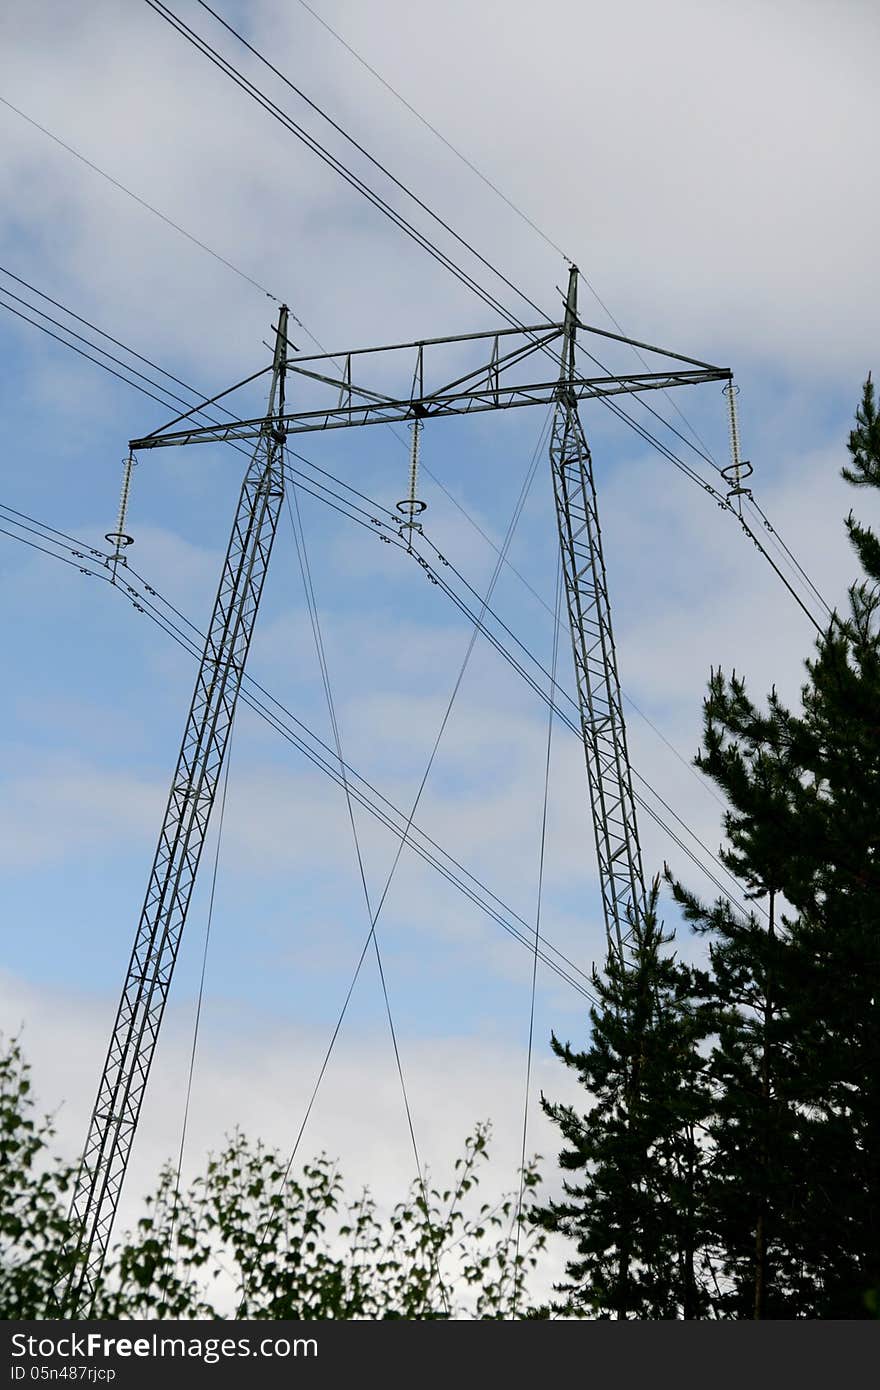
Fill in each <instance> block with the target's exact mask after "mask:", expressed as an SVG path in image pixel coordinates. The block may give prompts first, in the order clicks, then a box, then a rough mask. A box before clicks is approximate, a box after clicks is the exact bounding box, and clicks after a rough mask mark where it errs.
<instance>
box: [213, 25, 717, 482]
mask: <svg viewBox="0 0 880 1390" xmlns="http://www.w3.org/2000/svg"><path fill="white" fill-rule="evenodd" d="M298 3H299V4H300V5H301V6H302V8H303V9H304V10H307V11H308V13H309V14H310V15H311V16H312V18H313V19H315V20H316V21H317V22H318V24H320V25H321V26H322V28H324V29H326V30H327V32H328V33H329V34H331V35H332V36H333V38H334V39H336V41H337V43H340V44H341V45H342V47H343V48H344V49H345V50H346V51H347V52H348V53H350V54H351V56H352V58H354V59H355V61H356V62H358V63H360V65H361V67H363V68H365V69H366V70H367V72H369V73H370V74H371V75H372V76H373V77H375V79H376V81H377V82H379V83H381V85H382V86H383V87H384V88H385V90H386V91H387V92H390V93H391V95H392V96H393V97H394V98H395V100H397V101H399V102H400V104H401V105H402V106H404V107H405V108H406V110H407V111H409V113H410V115H412V116H414V117H415V119H416V120H417V121H419V122H420V124H421V125H423V126H424V127H425V129H426V130H429V131H430V132H431V134H432V135H434V136H435V137H436V138H437V139H438V140H439V141H440V143H441V144H442V145H444V146H445V147H446V149H448V150H449V151H450V152H451V153H452V154H454V155H455V157H456V158H457V159H459V160H461V162H462V164H464V165H466V167H467V168H468V169H470V171H471V173H473V174H475V175H476V176H477V178H478V179H480V180H481V182H482V183H484V184H485V185H486V187H487V188H489V189H491V191H492V192H493V193H494V194H495V195H496V196H497V197H498V198H500V199H501V201H502V202H503V203H505V204H506V205H507V207H508V208H510V210H511V212H514V213H515V214H516V216H517V217H519V218H520V220H521V221H523V222H525V224H526V225H527V226H528V227H530V228H531V230H532V231H533V232H535V234H536V235H537V236H539V237H540V238H541V240H542V241H543V242H545V244H546V245H547V246H549V247H550V249H551V250H552V251H555V252H557V254H558V255H560V256H561V257H562V259H563V260H564V261H566V262H567V263H568V264H569V265H571V264H573V260H572V257H571V256H569V255H568V254H567V253H566V252H565V251H563V249H562V247H561V246H560V245H559V244H558V243H557V242H555V241H554V240H553V238H552V237H551V236H549V234H548V233H547V232H545V231H544V230H543V228H542V227H539V226H538V224H537V222H534V221H533V220H532V218H531V217H529V215H528V213H526V212H524V211H523V209H522V208H521V207H519V205H518V204H517V203H515V202H514V201H513V200H512V199H511V198H509V197H508V196H507V194H506V193H504V192H503V190H502V189H500V188H499V187H498V185H497V184H496V183H493V181H492V179H490V178H489V177H488V175H487V174H485V173H484V172H483V171H482V170H481V169H479V168H478V167H477V165H476V164H474V163H473V162H472V160H470V159H468V157H467V155H466V154H464V153H463V152H462V151H461V150H460V149H458V147H457V146H456V145H453V143H452V142H451V140H448V139H447V138H446V136H445V135H444V134H443V132H442V131H440V130H438V129H437V127H436V126H435V125H432V124H431V122H430V121H429V120H427V119H426V117H425V116H423V115H422V113H421V112H420V111H419V110H418V109H417V108H416V107H415V106H413V105H412V104H411V103H410V102H409V101H407V99H406V97H404V96H403V95H402V94H401V93H400V92H399V91H397V89H396V88H395V87H393V86H392V85H391V83H390V82H388V81H387V79H386V78H384V77H383V76H382V74H381V73H380V72H378V71H377V70H376V69H375V68H374V67H373V66H372V65H371V64H370V63H368V62H367V60H366V58H364V56H363V54H361V53H359V52H358V51H357V49H356V48H354V47H352V45H351V44H350V43H348V42H347V41H346V40H345V39H344V38H343V37H342V35H341V34H340V33H339V32H338V31H337V30H336V29H334V28H333V27H332V25H330V24H328V23H327V21H326V20H325V19H324V18H323V17H322V16H321V15H319V14H318V13H317V11H316V10H313V9H312V7H311V5H309V4H307V3H306V0H298ZM206 8H207V7H206ZM212 13H213V12H212ZM579 274H580V277H581V279H582V280H583V282H584V284H585V285H586V287H587V289H588V290H589V292H590V294H591V295H592V296H593V298H594V299H595V300H596V303H597V304H598V305H599V306H600V308H601V309H602V310H603V312H604V313H605V314H606V315H607V317H608V318H609V319H610V321H611V322H612V323H613V324H614V326H615V328H616V329H617V331H618V332H619V333H620V334H621V335H622V336H624V337H625V336H626V334H625V333H624V330H623V328H622V326H621V324H620V322H619V321H618V319H617V318H616V317H615V316H614V314H613V313H612V312H611V310H610V309H609V307H608V305H607V304H606V303H605V300H604V299H603V298H602V296H601V295H600V294H599V291H598V290H597V289H596V286H595V285H594V284H593V283H592V281H591V280H590V279H589V277H588V276H587V275H585V274H584V272H583V270H580V269H579ZM632 350H633V352H634V353H635V355H636V357H637V358H638V360H639V361H640V362H641V363H642V365H643V366H644V367H646V368H647V366H648V363H647V361H646V359H645V357H644V356H643V355H642V353H641V352H640V351H639V349H638V348H637V347H636V346H635V344H633V345H632ZM663 395H664V396H665V397H666V399H667V400H668V401H669V404H670V405H671V406H672V408H673V410H674V411H675V412H676V414H677V415H678V416H679V417H680V419H681V420H683V421H684V423H685V424H686V425H687V427H688V429H689V430H690V431H691V434H692V435H693V436H694V438H695V439H696V441H697V443H698V444H699V445H701V447H702V448H703V449H704V450H705V452H706V455H708V456H710V457H711V454H710V450H709V446H708V445H707V444H706V443H705V442H704V440H702V439H701V438H700V436H699V434H698V433H697V431H696V430H695V429H694V426H693V425H692V424H691V422H690V420H689V419H688V418H687V416H686V415H685V414H684V412H683V411H682V410H681V408H680V407H679V405H678V403H677V402H676V400H675V398H674V397H673V396H671V395H670V394H669V392H668V391H664V392H663ZM664 423H665V424H668V421H664ZM716 466H717V465H716Z"/></svg>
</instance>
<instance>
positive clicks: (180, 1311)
mask: <svg viewBox="0 0 880 1390" xmlns="http://www.w3.org/2000/svg"><path fill="white" fill-rule="evenodd" d="M487 1138H488V1130H487V1128H486V1127H480V1128H478V1129H477V1131H476V1133H475V1134H474V1135H473V1136H472V1137H471V1138H470V1139H469V1140H468V1141H467V1144H466V1148H465V1154H464V1156H463V1157H462V1158H460V1159H459V1160H458V1161H457V1162H456V1165H455V1173H454V1182H453V1185H452V1186H451V1187H450V1188H449V1189H448V1190H446V1191H442V1192H441V1191H439V1190H436V1189H427V1188H426V1189H425V1190H424V1191H423V1189H422V1187H421V1185H420V1184H419V1183H418V1182H416V1183H414V1184H413V1186H412V1188H411V1189H410V1191H409V1193H408V1194H407V1196H406V1198H405V1199H404V1200H403V1201H401V1202H399V1203H398V1204H397V1205H396V1206H395V1207H394V1209H393V1210H392V1211H391V1213H390V1214H388V1215H383V1214H382V1213H381V1212H380V1210H379V1208H378V1207H377V1204H376V1202H375V1200H374V1199H373V1197H372V1196H371V1195H370V1193H369V1192H368V1191H366V1190H365V1191H363V1192H362V1193H361V1194H360V1195H359V1196H358V1197H357V1198H355V1199H351V1198H348V1199H347V1198H346V1197H345V1195H344V1187H343V1181H342V1178H341V1176H340V1174H339V1172H338V1171H337V1169H336V1166H335V1165H334V1164H333V1163H331V1161H330V1160H329V1159H328V1158H327V1157H326V1156H322V1157H320V1158H318V1159H316V1160H315V1161H314V1162H312V1163H311V1164H309V1165H307V1166H306V1167H304V1168H303V1170H302V1172H301V1174H299V1175H297V1176H291V1175H289V1174H288V1173H287V1170H286V1164H285V1162H284V1160H283V1159H282V1157H281V1155H280V1154H279V1153H277V1152H276V1151H275V1150H272V1149H270V1148H267V1147H266V1146H264V1145H263V1144H260V1143H256V1144H253V1143H251V1142H250V1141H249V1140H248V1139H247V1138H246V1137H245V1136H244V1135H243V1134H241V1133H236V1134H234V1135H233V1136H232V1137H231V1138H230V1139H229V1141H228V1143H227V1144H226V1147H225V1148H224V1149H223V1151H222V1152H221V1153H220V1154H219V1155H217V1156H216V1157H213V1158H211V1159H210V1161H209V1162H208V1165H207V1168H206V1170H205V1172H204V1173H203V1174H202V1175H201V1176H200V1177H198V1178H197V1179H196V1180H195V1181H194V1183H193V1184H192V1185H191V1187H190V1188H189V1190H188V1191H186V1192H184V1193H182V1194H177V1195H176V1174H175V1172H174V1170H173V1169H172V1168H170V1167H168V1168H166V1169H165V1170H164V1171H163V1173H162V1174H161V1177H160V1181H159V1186H158V1189H157V1191H156V1193H155V1195H154V1196H153V1197H152V1198H151V1199H150V1200H149V1201H148V1204H147V1213H146V1215H145V1216H144V1217H142V1218H141V1220H140V1222H139V1223H138V1226H137V1229H136V1231H135V1232H134V1233H133V1234H132V1235H130V1236H129V1237H128V1238H127V1239H126V1240H125V1241H124V1242H123V1244H122V1246H121V1247H120V1248H119V1249H118V1250H117V1251H116V1253H115V1259H114V1265H113V1268H112V1270H111V1272H110V1274H109V1277H108V1279H107V1281H106V1283H107V1291H106V1292H105V1295H104V1300H103V1304H102V1309H101V1311H102V1314H103V1316H106V1317H113V1318H119V1317H125V1318H140V1317H185V1318H190V1317H192V1318H197V1317H198V1318H214V1317H219V1316H223V1315H224V1313H222V1312H221V1311H219V1310H220V1309H224V1310H225V1315H227V1316H229V1315H232V1314H234V1313H236V1312H237V1313H238V1315H239V1316H241V1317H248V1318H272V1319H278V1318H291V1319H312V1318H346V1319H370V1320H379V1319H387V1318H409V1319H436V1318H445V1317H455V1316H465V1315H467V1316H473V1317H478V1318H502V1317H508V1316H510V1315H511V1309H512V1302H513V1298H512V1295H513V1279H514V1270H515V1268H519V1269H523V1268H531V1267H534V1264H535V1262H536V1258H537V1251H538V1249H539V1248H540V1246H541V1244H542V1241H541V1240H540V1239H538V1240H535V1239H534V1238H530V1239H527V1240H526V1242H525V1244H524V1246H523V1248H522V1251H521V1253H520V1255H519V1257H518V1264H516V1260H517V1257H516V1254H515V1230H516V1220H517V1216H516V1202H515V1199H514V1198H513V1197H510V1196H509V1197H505V1198H504V1199H502V1201H501V1202H500V1203H499V1204H498V1205H497V1206H495V1207H490V1206H489V1205H488V1204H485V1203H484V1204H481V1205H479V1206H478V1207H477V1208H476V1209H475V1210H474V1211H472V1212H469V1210H468V1207H469V1206H472V1205H473V1203H472V1202H466V1199H467V1198H468V1197H469V1194H472V1193H474V1192H475V1190H476V1188H477V1187H478V1185H479V1177H480V1174H479V1167H480V1165H481V1164H482V1163H483V1162H484V1161H485V1159H486V1157H487ZM537 1180H538V1179H537V1172H536V1169H535V1166H534V1164H532V1165H530V1166H529V1168H528V1169H527V1172H526V1188H527V1190H531V1189H532V1188H533V1187H534V1186H535V1184H536V1182H537Z"/></svg>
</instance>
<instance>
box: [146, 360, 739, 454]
mask: <svg viewBox="0 0 880 1390" xmlns="http://www.w3.org/2000/svg"><path fill="white" fill-rule="evenodd" d="M730 380H732V373H731V371H730V370H729V368H727V367H708V368H706V369H704V370H701V371H693V372H677V371H672V372H642V373H632V374H630V375H624V376H603V377H590V378H586V377H584V378H577V379H576V380H575V381H573V382H571V383H568V384H567V385H566V390H567V391H569V392H573V393H574V396H575V398H576V399H577V400H589V399H596V398H602V397H604V396H620V395H631V394H635V393H636V392H641V391H665V390H668V389H669V388H670V387H673V386H698V385H700V384H701V383H704V382H708V381H730ZM559 389H560V387H559V382H558V381H543V382H537V383H534V384H532V385H527V386H508V385H502V384H500V383H499V384H496V383H494V382H487V383H486V384H485V385H482V386H480V387H476V388H472V389H470V390H467V391H452V392H448V393H440V394H438V395H433V396H423V397H421V398H418V399H415V400H410V399H406V400H399V401H366V402H364V403H362V404H345V405H338V406H335V407H330V408H325V409H323V410H307V411H300V412H292V413H285V414H284V415H277V416H275V417H274V419H273V420H271V422H270V421H268V420H267V419H266V417H265V416H261V417H260V418H259V419H254V420H231V421H229V423H228V424H217V425H207V426H203V427H200V428H198V429H189V430H180V431H176V432H175V433H169V434H152V435H148V436H147V437H146V438H145V439H132V440H131V441H130V444H129V448H131V449H135V450H141V449H158V448H168V447H170V446H172V445H177V444H225V443H228V442H230V441H236V440H247V439H258V438H259V437H260V435H263V434H266V433H267V432H269V431H272V432H273V433H277V432H279V431H280V432H281V433H283V434H285V435H289V434H308V433H313V432H315V431H318V430H338V429H349V428H351V427H353V426H356V425H390V424H395V423H397V422H399V421H405V420H413V419H420V420H432V419H442V418H448V417H450V416H454V415H474V414H477V413H478V412H481V411H486V410H510V409H512V408H514V407H516V406H524V405H553V404H555V402H556V401H557V400H558V399H559Z"/></svg>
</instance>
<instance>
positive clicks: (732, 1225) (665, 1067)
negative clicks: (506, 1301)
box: [540, 377, 880, 1318]
mask: <svg viewBox="0 0 880 1390" xmlns="http://www.w3.org/2000/svg"><path fill="white" fill-rule="evenodd" d="M848 447H849V452H850V456H851V464H850V466H849V467H847V468H845V469H843V476H844V478H845V479H846V480H847V481H848V482H850V483H852V484H854V485H855V486H857V487H867V488H880V416H878V413H877V408H876V404H875V396H874V387H873V383H872V381H871V378H870V377H868V380H867V381H866V382H865V384H864V387H863V392H862V399H861V403H860V405H859V408H858V410H857V413H856V427H855V429H854V430H853V431H852V432H851V434H850V437H849V443H848ZM846 527H847V532H848V535H849V538H850V541H851V543H852V546H853V549H854V552H855V555H856V557H857V559H858V561H859V564H860V566H861V570H862V575H861V577H860V578H859V579H858V580H857V581H856V582H855V583H854V584H853V585H852V586H851V588H850V591H849V611H848V612H847V614H846V615H845V616H838V615H835V617H834V620H833V621H832V622H831V624H830V625H829V627H828V630H827V631H826V632H824V633H823V634H822V635H821V637H820V638H819V640H818V642H817V645H816V651H815V654H814V656H813V658H812V659H811V660H809V661H808V662H807V663H806V671H807V679H806V682H805V684H804V687H803V690H802V693H801V708H800V710H798V711H793V710H791V709H789V708H787V707H786V706H785V705H784V704H783V702H782V701H781V700H780V699H779V697H778V695H777V693H776V691H775V690H774V691H771V692H770V694H769V696H768V697H767V699H766V701H765V702H764V704H763V706H759V705H758V704H756V703H755V702H754V701H753V700H752V699H751V698H750V696H749V694H748V690H747V687H746V683H745V681H744V680H743V679H742V678H741V677H740V676H738V675H737V674H736V673H735V672H733V673H732V674H730V675H725V674H724V673H723V672H722V671H713V672H712V673H711V676H710V681H709V689H708V694H707V697H706V699H705V702H704V711H703V713H704V719H703V739H702V744H703V746H702V749H701V752H700V754H699V756H698V758H697V765H698V766H699V767H700V769H701V770H702V771H703V772H704V773H705V775H706V776H707V777H709V778H711V779H712V780H713V781H714V782H715V783H716V785H717V786H718V787H719V788H720V789H721V790H722V792H723V793H724V795H725V797H726V800H727V804H728V810H727V812H726V813H725V816H724V822H723V826H724V834H725V842H724V845H723V847H722V850H721V858H722V860H723V862H724V863H725V865H726V866H727V867H728V868H729V869H730V870H731V872H732V873H733V874H735V875H736V876H737V878H738V879H739V880H740V882H741V883H742V884H743V887H744V891H745V893H746V896H747V897H748V898H750V899H751V900H752V904H753V906H752V907H751V908H750V909H749V910H747V911H745V912H740V911H737V910H735V909H734V908H733V907H732V906H731V904H730V902H729V901H727V900H726V899H724V898H721V899H719V900H718V901H716V902H714V903H711V904H706V903H703V902H701V901H700V900H699V899H698V898H697V897H696V896H695V895H694V894H693V893H691V892H690V891H689V890H688V889H687V888H686V887H685V886H684V885H683V884H681V883H678V882H676V881H674V880H673V879H672V878H671V876H670V875H668V874H667V878H668V879H669V882H670V883H671V886H672V890H673V895H674V897H675V898H676V900H677V902H678V904H679V905H680V907H681V908H682V910H683V914H684V917H685V920H686V921H688V922H689V923H690V924H691V926H692V927H693V928H694V929H695V930H696V931H698V932H699V933H701V934H703V935H704V936H705V937H706V939H707V941H708V946H709V967H710V968H709V970H708V971H707V972H704V973H702V974H701V973H699V972H687V971H683V970H682V968H681V967H680V966H675V965H674V964H673V963H672V961H671V960H670V959H669V958H664V957H662V956H661V955H660V954H659V947H661V946H662V945H663V944H665V943H664V939H663V937H662V934H661V933H659V932H658V931H657V928H656V923H655V921H654V920H653V918H654V917H655V911H656V897H654V899H653V900H652V904H651V913H649V916H648V918H647V920H646V923H645V929H644V931H643V932H637V933H636V948H635V953H634V959H632V960H631V961H629V962H628V963H627V964H626V966H625V967H623V966H621V964H620V962H618V961H617V960H616V958H615V957H613V956H612V957H611V958H609V961H608V964H607V966H606V970H605V972H604V975H599V974H597V975H596V976H595V986H596V989H597V991H598V993H599V996H600V1004H599V1007H598V1008H597V1009H594V1010H593V1011H592V1014H591V1020H592V1036H591V1040H590V1046H589V1048H588V1049H587V1050H586V1051H584V1052H580V1053H575V1052H573V1051H572V1050H571V1048H569V1047H568V1046H567V1045H566V1046H565V1047H562V1046H560V1045H559V1044H558V1043H557V1042H556V1040H555V1039H554V1048H555V1050H556V1052H557V1054H558V1055H559V1056H560V1057H561V1058H562V1060H563V1061H564V1062H565V1063H566V1065H568V1066H572V1067H575V1068H576V1069H577V1071H578V1073H579V1075H580V1078H581V1080H582V1081H583V1083H584V1085H585V1086H586V1087H587V1089H588V1090H589V1091H590V1092H591V1093H592V1095H593V1096H594V1098H595V1103H594V1106H593V1108H592V1110H590V1111H589V1112H588V1113H587V1114H586V1115H585V1116H583V1117H579V1116H578V1115H577V1114H576V1113H575V1112H574V1110H573V1109H572V1108H570V1107H563V1106H553V1105H547V1106H546V1109H547V1111H548V1113H549V1114H550V1115H551V1116H552V1117H553V1119H555V1120H556V1122H557V1124H558V1125H559V1127H560V1129H561V1131H562V1134H563V1136H564V1138H565V1139H566V1141H567V1143H568V1145H569V1147H568V1148H567V1149H566V1150H564V1151H563V1153H562V1155H561V1163H562V1165H563V1167H564V1168H566V1169H567V1170H569V1171H577V1172H579V1173H580V1174H582V1182H581V1183H580V1185H577V1186H575V1185H567V1186H566V1189H565V1190H566V1197H567V1199H568V1200H567V1202H564V1203H558V1204H554V1203H551V1204H550V1205H549V1206H548V1207H547V1208H545V1209H544V1210H543V1211H542V1212H541V1213H540V1219H541V1221H542V1224H543V1225H544V1227H545V1228H546V1229H548V1230H555V1231H561V1232H563V1233H565V1234H568V1235H569V1236H571V1238H572V1239H573V1240H575V1241H576V1243H577V1252H578V1256H579V1258H578V1259H577V1260H572V1261H571V1262H570V1264H569V1265H568V1274H569V1278H570V1281H571V1282H570V1284H568V1285H567V1286H563V1289H562V1291H563V1292H564V1293H565V1294H566V1296H567V1307H568V1309H569V1310H577V1309H582V1310H584V1311H593V1312H594V1313H598V1314H599V1315H600V1316H613V1315H616V1316H619V1317H624V1316H637V1317H652V1318H657V1317H680V1316H685V1315H687V1316H701V1317H702V1316H710V1317H721V1318H767V1317H770V1318H774V1317H775V1318H779V1317H785V1318H795V1317H796V1318H863V1317H876V1316H877V1315H878V1310H880V930H878V928H880V909H878V903H880V713H878V711H880V539H878V537H877V535H876V534H875V532H874V531H873V530H872V528H871V527H870V526H868V525H866V524H864V523H863V522H860V521H857V520H856V519H855V518H854V517H853V516H852V514H850V516H849V517H848V518H847V520H846ZM646 981H650V987H647V986H646ZM648 998H650V999H651V1000H652V1007H651V1009H648V1008H647V1007H646V1006H645V1005H644V1000H646V999H648ZM640 1001H642V1002H640ZM652 1010H653V1012H652ZM661 1021H662V1027H660V1026H659V1025H660V1023H661ZM676 1042H677V1046H678V1049H679V1055H676ZM643 1063H646V1064H647V1065H645V1064H643ZM664 1097H665V1098H666V1099H665V1101H664ZM688 1162H691V1164H692V1167H691V1168H690V1169H689V1168H688V1166H687V1165H688ZM683 1175H684V1177H683ZM673 1177H677V1179H678V1186H675V1184H674V1183H673V1181H672V1178H673ZM685 1217H686V1225H687V1232H686V1234H685V1233H684V1232H683V1230H682V1227H681V1222H682V1220H683V1219H684V1218H685ZM688 1270H691V1271H692V1274H691V1276H690V1281H689V1283H688V1282H687V1281H684V1280H683V1279H682V1271H688ZM676 1275H677V1276H678V1282H676ZM688 1290H689V1291H688ZM688 1309H689V1310H690V1311H689V1312H688V1311H687V1310H688Z"/></svg>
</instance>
